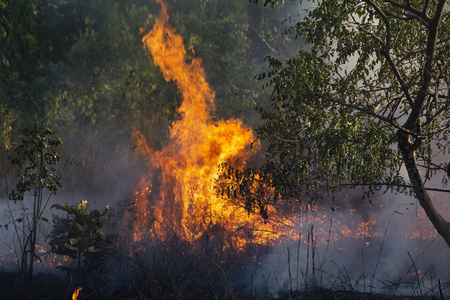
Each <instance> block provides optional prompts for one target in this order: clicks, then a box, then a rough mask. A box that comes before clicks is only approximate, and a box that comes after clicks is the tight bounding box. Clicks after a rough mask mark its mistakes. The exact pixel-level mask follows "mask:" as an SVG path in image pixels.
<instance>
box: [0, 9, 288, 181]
mask: <svg viewBox="0 0 450 300" xmlns="http://www.w3.org/2000/svg"><path fill="white" fill-rule="evenodd" d="M168 2H169V4H170V6H171V12H170V15H171V17H170V18H171V19H170V23H171V24H172V25H173V26H174V27H175V28H176V29H177V31H178V32H180V33H181V34H182V35H183V37H184V40H185V44H186V47H189V46H193V48H194V49H195V55H196V56H197V57H201V58H202V60H203V64H204V67H205V71H206V74H207V80H208V82H209V83H210V84H211V86H212V87H213V89H214V90H215V91H216V111H215V116H216V118H218V119H222V118H225V119H227V118H230V117H237V118H243V119H244V121H245V122H247V123H249V124H254V123H255V122H256V121H257V120H258V118H259V116H258V114H257V113H256V110H255V107H256V106H258V105H260V104H263V103H265V102H266V101H267V95H266V94H264V93H263V92H262V90H261V83H258V82H256V81H255V79H254V77H255V75H256V74H258V73H260V72H261V71H262V68H263V66H264V58H265V56H266V55H269V54H272V55H277V56H281V57H283V56H285V57H286V56H289V55H291V53H292V52H293V47H290V46H289V43H290V42H291V39H290V38H289V37H288V36H287V35H283V34H281V33H282V31H283V30H284V29H283V27H279V26H280V24H281V23H282V22H281V21H282V20H284V19H285V18H286V16H287V15H286V12H287V11H289V10H288V9H287V8H280V9H278V10H275V11H273V10H270V9H269V8H265V7H263V6H262V5H254V4H252V3H247V2H246V1H241V0H233V1H223V0H214V1H200V2H199V1H193V0H192V1H191V0H189V1H186V0H183V1H178V0H172V1H168ZM159 9H160V8H159V5H158V4H157V3H156V2H154V1H142V0H132V1H129V0H71V1H67V0H1V1H0V49H1V50H0V56H1V57H0V114H1V118H2V122H1V124H2V125H1V130H0V141H2V154H3V156H2V160H3V162H2V166H5V167H2V170H3V172H2V173H3V175H6V174H5V173H9V172H8V171H9V169H10V168H8V167H6V162H5V160H7V157H6V155H5V153H6V152H8V151H9V150H10V149H11V148H12V147H11V145H12V144H13V142H14V140H15V139H16V138H17V136H18V135H19V134H20V131H21V129H22V128H25V127H27V126H29V125H31V124H34V123H36V122H38V123H40V124H43V125H45V126H48V127H49V128H52V129H54V130H56V132H57V134H58V135H59V136H60V137H61V138H62V139H63V144H64V149H65V151H66V152H68V153H69V155H72V154H74V155H76V156H78V157H77V158H76V160H77V161H78V163H79V164H81V166H82V167H83V168H81V169H82V170H83V172H85V173H88V172H91V173H92V174H91V177H93V178H95V176H94V175H95V174H94V173H95V172H96V171H94V170H91V171H88V170H87V169H89V168H92V167H96V168H101V166H99V165H98V164H99V163H98V162H99V161H107V160H108V159H110V158H109V157H108V156H107V155H108V154H106V152H111V153H114V151H123V149H119V150H118V149H116V148H117V147H118V146H117V145H118V144H120V143H119V142H118V141H125V143H126V144H132V143H129V142H130V140H129V136H130V131H131V130H132V129H133V128H137V129H139V130H141V132H143V133H144V134H146V136H148V139H149V141H148V142H149V143H150V144H151V145H152V146H153V147H155V149H158V148H159V147H161V146H162V145H163V143H164V139H165V137H166V134H167V129H168V127H169V126H170V123H171V122H172V121H173V120H174V119H176V118H177V115H176V108H177V107H178V105H179V104H180V101H181V99H180V95H179V94H178V92H177V88H176V85H175V84H174V83H173V82H166V81H165V80H164V78H163V76H162V74H161V73H160V71H159V69H158V68H157V67H155V66H154V65H153V62H152V60H151V58H150V57H149V56H148V55H147V54H146V53H145V51H144V49H143V47H142V42H141V38H142V34H141V33H140V28H141V27H145V26H147V27H150V26H152V18H153V16H156V15H157V14H158V13H159ZM269 12H270V13H269ZM148 19H149V22H148V25H147V20H148ZM287 26H288V25H285V27H287ZM99 144H101V145H102V147H105V148H102V149H99ZM101 150H106V151H101ZM94 152H97V156H96V160H95V161H93V160H92V157H93V156H94V154H93V153H94ZM75 153H76V154H75ZM95 164H97V165H95ZM94 165H95V166H94ZM5 171H6V172H5ZM98 172H99V171H97V173H98ZM97 175H98V174H97ZM88 177H89V176H88ZM94 181H95V180H94ZM86 182H87V183H89V184H92V182H93V181H92V180H86Z"/></svg>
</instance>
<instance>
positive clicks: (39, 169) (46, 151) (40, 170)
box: [9, 125, 62, 201]
mask: <svg viewBox="0 0 450 300" xmlns="http://www.w3.org/2000/svg"><path fill="white" fill-rule="evenodd" d="M53 135H54V132H53V131H52V130H50V129H49V128H46V127H44V126H42V125H34V126H32V127H28V128H25V129H24V130H23V131H22V136H21V137H20V138H19V141H18V142H17V144H16V145H15V146H14V148H13V150H12V151H13V153H14V154H15V157H14V158H13V159H12V164H13V165H18V166H20V168H21V172H20V173H19V181H18V183H17V185H16V189H15V190H13V191H12V192H11V194H10V196H9V198H10V199H11V200H14V201H17V200H23V199H24V195H25V194H26V193H27V192H30V193H31V195H32V196H33V197H39V195H40V194H42V192H43V190H48V191H49V192H50V193H51V194H55V193H56V191H57V189H58V188H59V187H60V186H61V176H60V175H59V174H58V171H57V168H56V166H57V164H58V162H59V160H60V158H61V145H62V142H61V139H60V138H58V137H54V136H53Z"/></svg>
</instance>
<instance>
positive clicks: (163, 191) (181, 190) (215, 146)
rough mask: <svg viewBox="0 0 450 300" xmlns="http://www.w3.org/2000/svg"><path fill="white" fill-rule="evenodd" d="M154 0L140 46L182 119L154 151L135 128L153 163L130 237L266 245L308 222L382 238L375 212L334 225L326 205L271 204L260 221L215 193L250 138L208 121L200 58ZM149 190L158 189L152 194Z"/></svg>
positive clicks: (337, 232) (348, 215) (240, 161)
mask: <svg viewBox="0 0 450 300" xmlns="http://www.w3.org/2000/svg"><path fill="white" fill-rule="evenodd" d="M156 1H157V2H158V3H160V4H161V14H160V15H159V16H158V17H157V18H156V20H155V24H154V26H153V28H152V29H151V30H150V31H149V32H148V33H147V34H146V35H145V36H144V38H143V43H144V48H145V49H146V50H148V52H149V54H150V55H151V57H152V59H153V61H154V63H155V64H156V65H157V66H159V67H160V69H161V71H162V73H163V75H164V78H165V79H166V80H167V81H171V80H172V81H174V82H175V83H176V84H177V86H178V88H179V90H180V92H181V94H182V97H183V102H182V104H181V106H180V107H179V108H178V113H179V114H180V115H181V118H180V119H179V120H178V121H176V122H174V123H173V125H172V127H171V129H170V136H169V138H170V139H169V143H168V144H167V145H166V146H165V147H164V148H163V149H162V150H161V151H154V150H153V149H152V148H151V147H150V146H149V145H148V144H147V143H146V139H145V137H144V136H142V135H141V134H140V132H139V131H136V132H135V138H136V145H137V149H138V151H139V152H140V153H141V154H142V155H143V156H144V157H146V159H147V161H148V162H149V165H150V166H151V167H150V168H149V176H148V178H144V179H142V180H141V182H140V183H139V184H138V185H137V187H136V188H135V192H134V196H133V198H134V199H133V200H134V204H135V212H134V213H135V216H134V218H135V222H134V223H133V226H134V236H133V237H134V240H135V241H139V240H141V239H142V238H143V237H146V236H147V237H152V236H158V237H159V238H162V239H165V238H166V237H168V236H170V235H172V234H174V235H176V236H177V237H178V238H181V239H184V240H185V241H189V242H191V243H193V245H195V242H196V241H198V240H199V239H200V238H201V237H203V236H206V238H207V239H208V238H211V237H214V236H215V235H223V234H224V232H226V234H228V235H230V236H232V238H231V241H228V243H229V246H232V247H235V248H237V249H240V248H242V247H243V246H245V244H246V243H248V242H252V243H259V244H263V243H264V244H270V243H272V242H273V241H276V240H279V239H281V238H282V237H286V236H288V237H291V238H296V236H299V235H301V234H302V231H304V230H305V229H306V228H308V226H313V224H314V229H315V231H316V235H315V236H316V238H317V240H316V243H317V244H326V243H328V242H329V241H330V240H336V239H339V238H355V239H370V238H372V237H375V236H381V235H382V231H380V230H384V229H383V228H386V224H377V220H376V216H375V215H374V214H372V215H370V217H368V218H367V217H366V218H361V216H360V215H358V213H356V212H355V213H353V211H351V210H350V211H344V212H341V213H342V218H340V219H338V220H337V222H336V221H334V223H333V230H332V229H331V228H330V226H331V225H330V224H331V223H330V220H331V219H333V218H335V217H336V216H338V215H334V216H333V213H330V212H329V210H324V209H323V208H320V207H316V208H315V209H311V208H310V207H309V206H307V207H305V208H304V209H302V208H300V207H297V208H289V207H288V208H287V209H288V210H289V209H291V211H287V212H286V211H285V212H279V211H276V210H275V209H274V208H273V207H269V216H272V217H273V220H272V222H270V223H265V222H264V221H263V220H262V218H261V217H260V216H258V215H256V214H250V215H249V214H248V212H247V211H246V210H245V209H244V208H243V207H242V205H239V203H231V202H230V197H226V196H225V197H223V196H220V195H218V193H217V192H215V183H216V182H217V180H218V178H219V165H220V164H221V163H228V164H231V165H233V166H234V167H236V168H244V167H245V162H246V160H247V159H248V158H249V157H250V156H251V155H252V149H251V147H250V145H251V144H252V142H253V141H254V140H255V137H254V136H253V133H252V131H251V130H250V129H249V128H248V127H247V126H245V125H244V124H243V123H242V121H241V120H237V119H231V120H227V121H218V122H214V121H213V119H212V116H211V112H213V111H214V91H213V90H212V89H211V87H210V86H209V84H208V83H207V81H206V79H205V72H204V69H203V67H202V65H201V59H199V58H196V57H194V54H193V51H192V53H189V52H188V51H187V50H186V48H185V45H184V43H183V38H182V37H181V36H180V35H178V34H177V33H176V32H175V29H174V28H172V27H171V26H170V25H169V24H168V20H169V15H168V6H167V4H166V3H164V2H163V1H162V0H156ZM141 32H142V33H144V29H141ZM155 170H157V172H156V173H158V174H159V175H158V180H157V182H158V187H152V184H151V182H153V177H154V176H156V175H154V173H155ZM152 188H155V189H156V190H158V192H157V193H155V194H153V193H152ZM149 199H151V201H149ZM302 210H303V212H305V211H310V213H309V215H307V214H302V213H301V211H302ZM327 211H328V212H327ZM336 214H337V213H336ZM292 216H295V217H292ZM377 230H378V231H377ZM303 233H304V232H303ZM430 233H431V234H430ZM430 233H427V234H421V235H420V236H421V238H425V237H429V236H433V235H434V236H435V231H434V230H431V231H430ZM415 237H418V234H417V233H416V232H415V231H414V232H413V233H412V234H411V235H410V236H409V238H415ZM230 243H231V244H230Z"/></svg>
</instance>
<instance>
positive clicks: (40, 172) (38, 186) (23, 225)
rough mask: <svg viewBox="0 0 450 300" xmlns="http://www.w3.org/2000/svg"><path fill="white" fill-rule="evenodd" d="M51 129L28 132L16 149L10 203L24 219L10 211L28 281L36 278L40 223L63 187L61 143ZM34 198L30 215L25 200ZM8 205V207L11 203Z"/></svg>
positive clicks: (24, 273)
mask: <svg viewBox="0 0 450 300" xmlns="http://www.w3.org/2000/svg"><path fill="white" fill-rule="evenodd" d="M53 135H54V133H53V131H51V130H50V129H48V128H46V127H44V126H42V125H34V126H32V127H28V128H25V129H24V130H23V131H22V136H20V137H19V141H18V143H17V144H16V145H15V147H14V148H13V154H14V157H13V159H12V164H13V165H18V166H19V167H20V171H19V175H18V176H19V180H18V182H17V184H16V189H15V190H13V191H12V192H11V193H10V194H9V199H10V200H13V201H14V202H17V201H20V202H21V215H20V216H19V217H18V218H16V217H15V216H13V212H12V210H11V207H10V210H9V211H10V215H11V221H12V223H13V225H14V229H15V234H16V237H17V241H18V243H19V248H20V256H19V257H18V258H19V265H20V273H21V275H22V276H23V277H24V278H26V279H27V280H31V279H32V276H33V265H34V261H35V260H36V259H39V256H38V255H37V254H36V242H37V235H38V223H39V222H40V220H42V219H44V220H45V218H43V213H44V211H45V209H46V208H47V205H48V203H49V201H50V198H51V197H52V196H53V195H54V194H56V191H57V190H58V188H59V187H60V186H61V183H60V180H61V176H60V175H59V172H58V170H57V168H56V166H57V164H58V162H59V160H60V158H61V153H60V151H61V139H59V138H57V137H54V136H53ZM27 194H30V195H31V197H32V207H31V212H28V210H29V208H28V207H27V206H26V204H25V201H26V199H25V197H26V195H27ZM8 205H9V203H8Z"/></svg>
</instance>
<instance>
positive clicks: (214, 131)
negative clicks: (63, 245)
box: [134, 0, 272, 242]
mask: <svg viewBox="0 0 450 300" xmlns="http://www.w3.org/2000/svg"><path fill="white" fill-rule="evenodd" d="M157 2H158V3H160V4H161V9H162V10H161V14H160V15H159V16H158V17H157V19H156V22H155V25H154V26H153V29H152V30H150V31H149V32H148V33H147V34H146V35H145V36H144V38H143V43H144V48H146V49H147V50H148V51H149V53H150V55H151V56H152V58H153V61H154V63H155V64H156V65H158V66H159V67H160V69H161V71H162V73H163V74H164V78H165V79H166V80H167V81H170V80H173V81H174V82H176V84H177V86H178V88H179V90H180V92H181V94H182V96H183V102H182V104H181V106H180V107H179V108H178V112H179V113H180V115H181V119H180V120H179V121H176V122H175V123H173V125H172V127H171V130H170V142H169V143H168V145H167V146H166V147H165V148H164V149H163V150H161V151H153V150H152V149H151V148H150V147H149V146H148V145H147V143H146V142H145V138H144V137H143V136H142V135H141V134H140V133H139V132H136V133H135V137H136V140H137V148H138V150H139V152H140V153H141V154H142V155H144V156H145V157H146V158H147V160H148V161H150V162H151V165H152V166H153V167H156V168H159V169H160V171H161V175H160V182H161V187H160V192H159V195H158V198H159V202H158V203H157V204H156V205H155V206H153V207H151V208H150V206H149V203H148V198H149V195H150V194H151V184H150V182H149V180H143V181H142V182H141V183H140V184H139V186H138V187H137V189H136V192H135V196H136V200H135V201H136V218H137V224H136V228H135V233H134V238H135V240H139V239H140V238H142V235H143V234H144V235H145V234H146V233H149V232H150V231H151V232H152V234H155V233H156V234H158V235H160V236H161V235H162V236H163V235H167V234H170V232H172V231H174V232H175V233H176V234H177V236H178V237H181V238H183V239H185V240H187V241H190V242H193V241H195V240H197V239H198V238H200V237H201V236H203V235H204V234H205V233H206V232H207V231H211V230H213V228H216V230H217V228H218V227H220V228H226V229H227V231H228V230H229V232H236V231H237V230H238V229H239V228H241V227H242V226H244V225H247V224H249V223H255V222H257V223H258V226H257V227H259V229H260V231H259V232H264V235H269V234H271V232H272V230H271V229H269V225H265V224H264V222H263V221H262V219H261V218H260V217H259V216H256V215H250V216H249V215H248V213H247V212H246V211H245V209H244V208H242V207H240V206H238V205H233V204H231V203H229V202H228V201H226V200H225V199H224V198H223V197H220V196H218V195H217V193H216V192H215V190H214V183H215V181H216V180H217V178H218V170H219V165H220V164H221V163H225V162H226V163H231V164H233V165H234V166H235V167H243V166H244V163H245V161H246V159H247V158H249V157H250V155H251V154H252V150H251V147H250V145H251V143H252V141H254V139H255V138H254V136H253V133H252V131H251V129H250V128H248V127H247V126H245V125H244V124H243V123H242V121H241V120H237V119H231V120H227V121H218V122H214V121H213V120H212V116H211V112H212V111H213V110H214V91H213V90H212V89H211V87H210V86H209V84H208V83H207V82H206V79H205V72H204V69H203V67H202V65H201V59H199V58H196V57H193V55H192V54H189V53H188V51H187V50H186V48H185V46H184V43H183V39H182V37H181V36H180V35H178V34H176V33H175V29H174V28H172V27H171V26H169V25H168V24H167V22H168V19H169V16H168V7H167V4H166V3H164V2H163V1H161V0H157ZM141 31H144V30H143V29H141ZM150 177H151V176H150ZM252 227H253V226H252ZM266 240H267V238H266Z"/></svg>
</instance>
